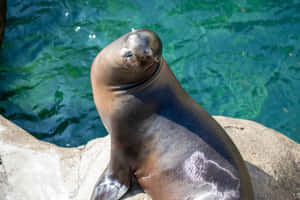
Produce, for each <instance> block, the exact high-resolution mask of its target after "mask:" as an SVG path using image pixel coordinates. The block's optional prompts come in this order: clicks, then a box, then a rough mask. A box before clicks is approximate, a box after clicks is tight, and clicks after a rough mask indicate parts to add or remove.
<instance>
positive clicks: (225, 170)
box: [135, 116, 240, 200]
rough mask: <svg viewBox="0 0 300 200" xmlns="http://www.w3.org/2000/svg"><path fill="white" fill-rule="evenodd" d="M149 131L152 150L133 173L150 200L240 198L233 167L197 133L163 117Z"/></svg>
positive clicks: (237, 179) (236, 174) (238, 182)
mask: <svg viewBox="0 0 300 200" xmlns="http://www.w3.org/2000/svg"><path fill="white" fill-rule="evenodd" d="M148 131H151V132H152V133H153V134H154V135H155V136H156V137H154V138H155V139H154V141H152V142H151V144H152V145H153V150H152V151H151V153H150V154H149V155H147V156H146V157H145V159H144V161H143V162H141V163H142V165H140V166H139V167H138V169H137V171H136V173H135V176H136V177H137V180H138V182H139V184H140V185H141V186H142V188H143V189H144V190H145V192H147V193H149V194H150V196H152V198H153V200H160V199H164V200H177V199H178V200H183V199H186V200H193V199H195V200H196V199H199V200H200V199H203V200H204V199H207V200H208V199H218V200H219V199H239V187H240V181H239V177H238V173H237V171H236V169H235V168H234V167H233V166H232V165H231V164H230V163H229V162H228V161H227V160H225V159H224V158H223V157H222V156H221V155H220V154H218V153H217V152H216V151H215V150H214V149H213V148H211V147H210V146H209V145H208V144H206V143H205V142H204V141H203V140H202V139H201V138H200V137H199V136H198V135H196V134H194V133H193V132H191V131H189V130H188V129H186V128H185V127H183V126H181V125H179V124H177V123H175V122H172V121H170V120H168V119H166V118H164V117H162V116H158V117H157V118H156V120H155V121H154V122H153V125H152V126H151V128H150V129H149V130H148ZM155 195H157V197H156V196H155Z"/></svg>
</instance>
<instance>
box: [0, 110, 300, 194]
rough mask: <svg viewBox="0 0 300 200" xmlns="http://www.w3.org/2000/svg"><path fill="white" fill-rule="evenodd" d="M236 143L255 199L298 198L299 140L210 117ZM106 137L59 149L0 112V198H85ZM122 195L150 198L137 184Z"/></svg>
mask: <svg viewBox="0 0 300 200" xmlns="http://www.w3.org/2000/svg"><path fill="white" fill-rule="evenodd" d="M215 119H216V120H217V121H218V122H219V123H220V124H221V125H222V126H223V127H224V128H225V130H226V131H227V133H228V134H229V135H230V137H231V138H232V140H233V141H234V143H235V144H236V145H237V147H238V148H239V150H240V152H241V154H242V156H243V158H244V159H245V161H246V163H247V167H248V169H249V172H250V175H251V179H252V183H253V187H254V191H255V199H256V200H266V199H274V200H276V199H278V200H280V199H292V200H294V199H295V200H297V199H300V173H299V171H300V169H299V168H300V145H299V144H298V143H296V142H294V141H292V140H291V139H289V138H287V137H286V136H284V135H282V134H281V133H279V132H277V131H275V130H273V129H270V128H267V127H265V126H263V125H261V124H259V123H256V122H253V121H249V120H242V119H234V118H229V117H223V116H215ZM109 151H110V141H109V137H104V138H98V139H95V140H92V141H90V142H89V143H88V144H87V145H84V146H79V147H76V148H62V147H58V146H56V145H54V144H50V143H47V142H43V141H39V140H37V139H35V138H34V137H33V136H31V135H30V134H29V133H27V132H26V131H24V130H23V129H22V128H20V127H18V126H16V125H15V124H13V123H12V122H10V121H8V120H7V119H5V118H4V117H2V116H1V115H0V199H3V200H9V199H15V200H19V199H20V200H23V199H32V200H35V199H40V200H43V199H63V200H68V199H70V200H71V199H72V200H86V199H88V198H89V196H90V194H91V192H92V189H93V185H94V184H95V182H96V180H97V178H98V176H99V175H100V174H101V172H102V171H103V170H104V168H105V166H106V164H107V162H108V159H109ZM125 199H127V200H133V199H134V200H139V199H150V198H149V197H147V196H146V195H145V194H142V193H140V190H138V189H136V190H134V191H132V192H131V194H129V195H127V197H126V198H125Z"/></svg>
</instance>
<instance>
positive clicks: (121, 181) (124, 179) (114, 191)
mask: <svg viewBox="0 0 300 200" xmlns="http://www.w3.org/2000/svg"><path fill="white" fill-rule="evenodd" d="M130 181H131V174H130V170H129V169H126V168H123V169H120V168H119V169H118V170H113V168H112V167H111V165H108V167H107V168H106V169H105V171H104V172H103V174H102V175H101V176H100V178H99V179H98V182H97V184H96V185H95V187H94V191H93V194H92V197H91V200H119V199H120V198H121V197H122V196H123V195H124V194H125V193H126V192H127V191H128V189H129V187H130Z"/></svg>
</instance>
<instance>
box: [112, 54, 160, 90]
mask: <svg viewBox="0 0 300 200" xmlns="http://www.w3.org/2000/svg"><path fill="white" fill-rule="evenodd" d="M163 64H164V60H163V59H161V60H160V62H159V63H158V64H157V65H156V68H155V70H154V72H153V73H152V74H151V76H150V77H147V78H145V79H143V80H140V81H137V82H133V83H129V84H120V85H114V86H111V88H110V89H111V90H112V91H114V92H122V93H133V92H135V91H137V90H140V89H142V88H145V87H146V86H147V85H149V84H150V83H151V82H152V81H153V80H154V79H155V78H156V77H157V76H158V74H159V73H160V71H161V68H162V66H163Z"/></svg>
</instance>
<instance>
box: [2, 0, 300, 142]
mask: <svg viewBox="0 0 300 200" xmlns="http://www.w3.org/2000/svg"><path fill="white" fill-rule="evenodd" d="M7 3H8V16H7V27H6V32H5V38H4V43H3V45H2V52H1V55H0V113H1V114H2V115H4V116H5V117H7V118H8V119H10V120H12V121H14V122H15V123H16V124H18V125H20V126H21V127H23V128H24V129H26V130H27V131H29V132H30V133H32V134H33V135H34V136H36V137H37V138H40V139H42V140H45V141H50V142H53V143H55V144H58V145H61V146H77V145H80V144H84V143H86V142H87V141H88V140H90V139H92V138H95V137H101V136H104V135H106V134H107V133H106V131H105V129H104V128H103V126H102V124H101V121H100V118H99V117H98V114H97V111H96V108H95V105H94V102H93V99H92V90H91V85H90V78H89V71H90V66H91V63H92V61H93V59H94V57H95V56H96V55H97V53H98V52H99V51H100V50H101V49H102V48H103V47H105V46H106V45H107V44H109V43H110V42H111V41H113V40H115V39H116V38H117V37H119V36H120V35H122V34H124V33H126V32H129V31H130V29H131V28H132V27H134V28H136V29H138V28H149V29H151V30H153V31H155V32H156V33H157V34H158V35H159V36H160V37H161V39H162V41H163V45H164V47H163V56H164V57H165V59H166V60H167V62H168V63H169V65H170V66H171V68H172V70H173V71H174V73H175V75H176V76H177V78H178V79H179V81H180V82H181V84H182V86H183V87H184V88H185V89H186V90H187V91H188V93H189V94H190V95H191V96H192V97H193V98H194V99H195V100H196V101H197V102H198V103H199V104H201V105H202V106H203V107H204V108H205V109H206V110H207V111H208V112H210V113H211V114H212V115H225V116H231V117H237V118H244V119H250V120H254V121H257V122H260V123H262V124H264V125H266V126H268V127H271V128H274V129H276V130H278V131H281V132H282V133H284V134H285V135H287V136H288V137H290V138H292V139H293V140H295V141H297V142H300V120H299V118H300V1H299V0H297V1H296V0H295V1H288V0H285V1H280V0H273V1H270V0H269V1H259V0H222V1H221V0H201V1H196V0H193V1H191V0H185V1H183V0H170V1H167V0H163V1H162V0H155V1H154V0H153V1H144V0H139V1H137V0H136V1H121V0H118V1H117V0H110V1H107V0H102V1H100V0H47V1H46V0H27V1H20V0H9V1H8V2H7Z"/></svg>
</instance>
